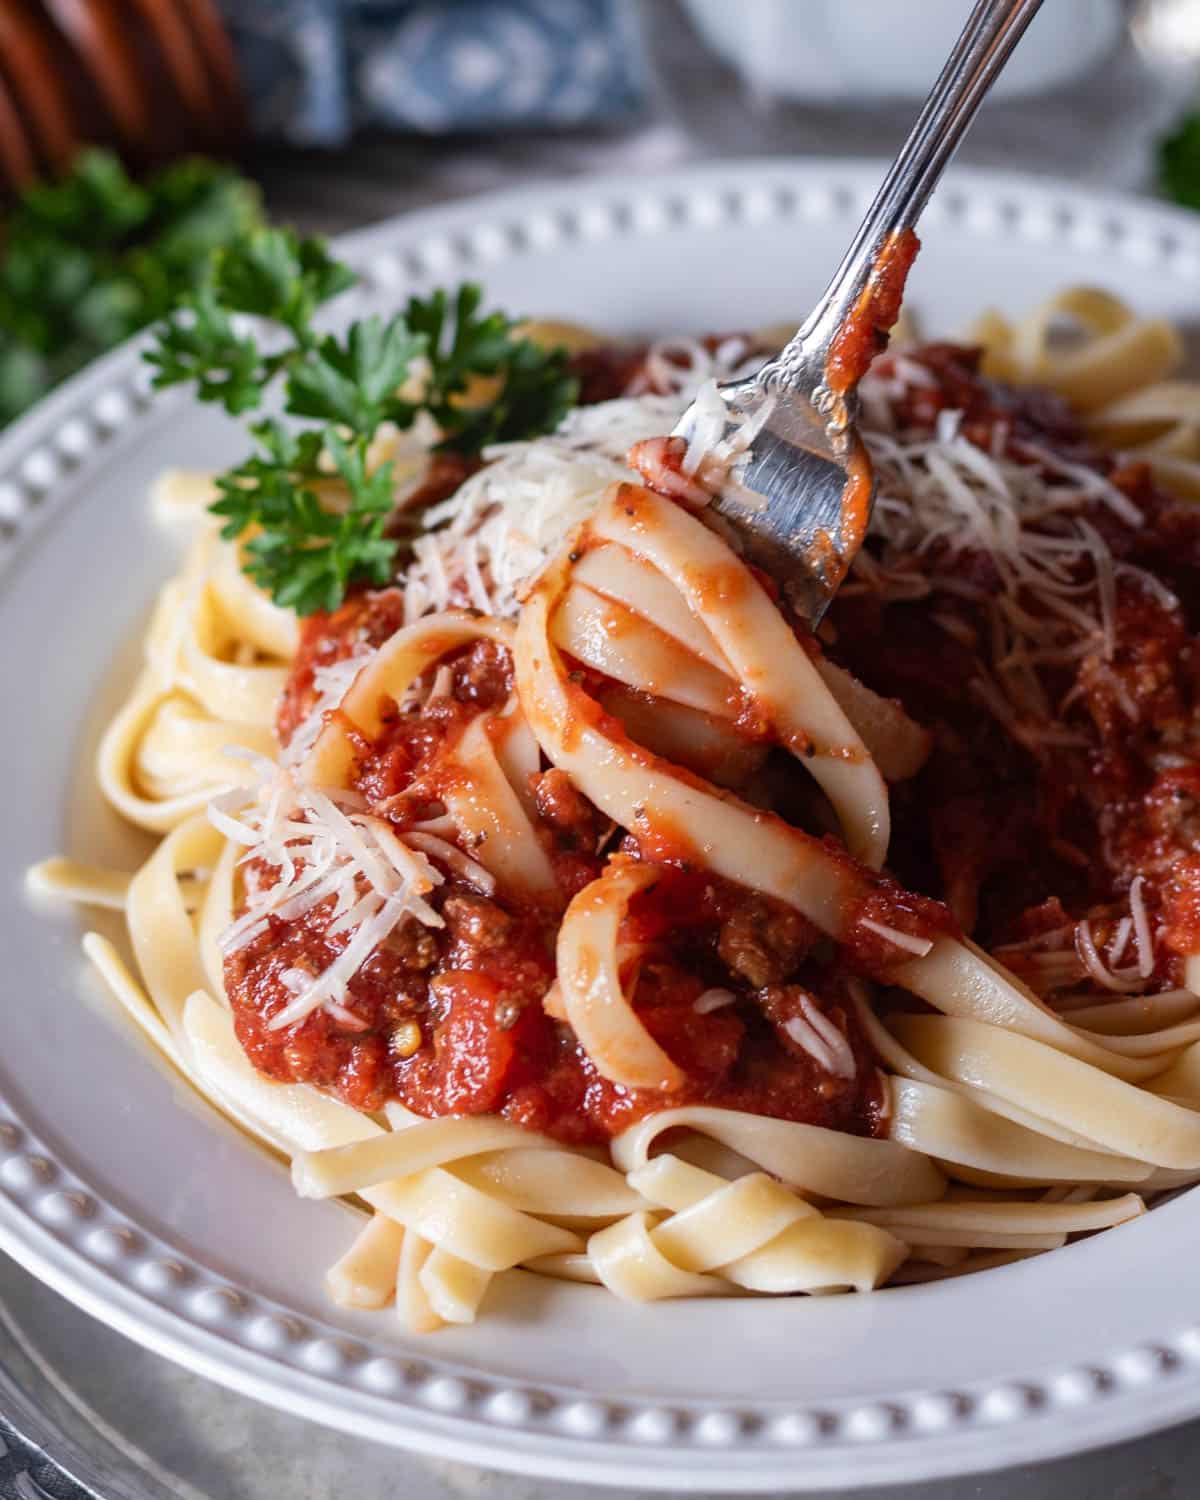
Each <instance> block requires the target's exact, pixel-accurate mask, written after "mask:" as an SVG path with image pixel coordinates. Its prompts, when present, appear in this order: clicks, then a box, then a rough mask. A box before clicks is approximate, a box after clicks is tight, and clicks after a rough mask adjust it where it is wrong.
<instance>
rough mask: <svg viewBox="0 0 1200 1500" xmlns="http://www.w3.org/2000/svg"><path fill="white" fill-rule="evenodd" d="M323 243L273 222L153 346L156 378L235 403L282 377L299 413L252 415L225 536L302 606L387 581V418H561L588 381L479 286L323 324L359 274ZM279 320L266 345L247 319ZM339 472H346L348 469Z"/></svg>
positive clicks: (451, 445)
mask: <svg viewBox="0 0 1200 1500" xmlns="http://www.w3.org/2000/svg"><path fill="white" fill-rule="evenodd" d="M354 280H355V277H354V273H353V272H352V271H351V270H350V269H349V268H348V267H347V266H345V265H343V264H341V263H340V262H338V261H336V260H334V259H333V258H332V257H331V256H330V255H329V253H328V251H327V250H326V249H325V247H324V246H323V245H322V244H321V243H320V241H317V240H312V239H301V238H299V237H298V236H297V235H295V234H293V233H292V232H291V231H289V230H284V229H262V230H258V231H256V232H254V233H252V234H250V235H247V236H246V237H245V238H244V239H242V240H240V241H238V242H237V243H236V244H234V245H231V246H229V247H227V248H225V249H224V250H222V251H220V252H218V253H217V255H216V256H215V257H214V259H213V263H212V267H211V271H210V274H209V276H208V278H207V280H206V281H205V283H204V285H203V286H202V287H201V288H200V289H199V290H198V291H196V292H195V293H193V294H191V295H190V296H188V297H186V298H184V299H183V301H182V304H181V306H180V308H179V309H178V310H177V311H176V313H175V314H173V315H172V316H171V317H170V318H169V319H168V320H167V321H166V323H165V324H164V325H163V326H162V328H161V329H160V332H159V334H158V338H157V342H156V344H155V346H154V347H153V348H152V349H151V350H150V351H149V352H148V353H147V356H146V357H147V359H148V360H149V362H150V363H151V364H152V365H153V366H154V368H155V380H154V383H155V385H156V386H159V387H165V386H172V385H181V384H190V385H193V386H194V387H195V390H196V394H197V395H198V396H199V397H200V399H201V400H202V401H208V402H213V403H216V404H219V405H221V406H223V407H224V408H225V409H226V411H228V412H230V413H231V414H232V415H234V416H239V415H242V414H244V413H246V412H250V411H254V410H256V409H258V408H259V407H261V406H262V404H263V402H264V400H265V399H266V396H267V394H268V391H269V389H270V387H271V386H272V385H273V383H274V382H275V381H276V379H277V377H282V391H283V408H284V411H285V412H286V413H287V415H288V416H291V417H296V418H301V419H303V420H305V421H307V422H312V423H316V424H318V425H316V426H309V427H303V428H299V429H297V428H293V427H288V426H286V425H284V423H282V422H280V421H277V420H266V421H259V422H256V423H255V424H253V425H252V427H251V429H250V430H251V432H252V434H253V436H254V438H255V440H256V443H257V448H256V451H255V452H254V453H253V454H252V455H251V456H250V457H249V458H248V459H246V460H245V462H243V463H241V464H239V465H238V466H237V468H235V469H231V470H230V471H229V472H228V473H226V474H224V475H222V476H221V477H220V479H219V480H218V488H219V490H220V498H219V499H218V500H217V501H216V502H215V503H214V505H213V507H212V509H213V511H214V513H215V514H217V515H218V516H220V517H221V518H222V521H223V523H224V525H223V528H222V535H223V536H225V537H226V538H227V539H229V540H239V539H240V540H241V541H242V544H243V546H242V559H243V567H244V568H245V570H246V572H247V573H248V574H249V575H250V577H252V578H253V579H254V580H255V582H257V583H258V584H259V585H260V586H261V587H263V588H264V589H266V590H267V591H268V592H269V593H270V595H271V597H272V598H273V599H274V600H275V601H276V602H277V603H278V604H281V605H284V606H286V607H288V608H291V609H294V610H296V611H297V613H299V614H311V613H312V612H313V611H314V610H318V609H334V608H336V607H337V605H338V604H339V603H340V602H341V600H342V599H343V598H344V597H345V593H346V590H347V588H348V587H350V585H351V584H354V583H358V582H366V583H375V584H380V583H385V582H386V581H387V579H388V578H389V577H391V576H392V570H393V566H394V563H395V559H396V554H397V551H398V549H399V542H398V541H397V540H396V539H395V538H394V537H393V536H391V535H389V529H390V523H391V520H392V512H393V509H394V503H395V501H394V486H393V469H392V465H391V464H390V463H384V464H380V465H377V466H375V467H372V465H371V462H370V452H371V447H372V444H373V442H374V441H375V438H376V437H377V436H378V434H379V431H380V429H381V428H382V427H383V426H384V424H386V423H391V424H394V425H395V426H396V427H399V428H408V427H411V426H412V424H413V422H414V421H415V420H416V419H417V416H418V414H419V413H420V412H422V411H425V412H428V413H429V415H430V416H431V417H432V418H433V420H434V422H435V423H436V424H437V426H438V427H439V428H440V430H441V433H442V438H441V442H440V446H441V447H443V448H445V449H452V450H454V451H456V452H460V453H477V452H478V451H479V450H480V449H481V448H483V447H484V446H485V445H486V444H488V443H493V442H507V441H513V440H515V439H519V438H527V437H533V436H536V435H538V434H539V433H543V432H549V431H552V430H553V428H555V427H556V426H557V425H558V423H559V422H560V421H561V420H562V417H563V416H564V415H565V413H566V412H567V411H568V410H569V408H570V407H571V405H572V404H573V403H574V401H575V399H576V396H577V394H578V386H577V382H576V381H575V380H574V379H573V378H572V376H571V374H570V371H569V368H568V358H567V355H566V353H565V351H563V350H561V349H555V350H546V349H543V348H542V347H540V346H539V345H537V344H535V343H534V342H532V341H531V340H529V339H526V338H523V337H521V336H520V335H519V333H518V331H517V329H516V326H515V325H514V324H513V322H512V321H511V320H510V319H509V318H507V317H505V316H504V314H503V313H498V312H489V313H482V312H481V311H480V309H481V306H482V293H481V291H480V289H479V287H477V286H475V285H472V284H466V285H464V286H462V287H460V288H459V289H458V291H457V293H455V294H454V296H453V297H451V296H449V295H448V294H447V293H446V292H444V291H436V292H434V293H433V294H432V295H431V296H429V297H427V298H420V297H412V298H410V299H409V302H408V305H407V307H406V308H405V309H404V311H403V312H401V313H396V314H395V315H394V316H392V317H391V318H388V319H384V318H380V317H370V318H364V319H360V320H359V321H357V322H354V323H352V324H351V325H350V327H349V328H348V329H347V331H346V333H345V334H344V335H342V336H341V337H340V338H339V337H338V336H336V335H333V334H321V333H320V332H319V331H318V330H317V328H316V326H315V321H314V320H315V317H316V314H317V312H318V310H319V309H320V308H321V307H322V306H323V305H324V304H325V303H326V302H328V301H329V300H330V299H331V298H332V297H335V296H336V295H337V294H338V293H339V292H341V291H344V290H345V289H346V288H347V287H349V286H351V285H352V284H353V283H354ZM251 317H252V318H256V319H258V320H259V322H260V325H261V324H265V325H267V326H268V327H271V328H272V332H273V336H272V338H271V339H270V341H269V344H268V346H267V347H264V346H263V345H262V344H260V343H259V340H258V338H257V337H256V334H255V331H252V330H251V329H250V328H249V327H247V325H246V319H248V318H251ZM338 480H340V485H339V484H337V483H336V481H338Z"/></svg>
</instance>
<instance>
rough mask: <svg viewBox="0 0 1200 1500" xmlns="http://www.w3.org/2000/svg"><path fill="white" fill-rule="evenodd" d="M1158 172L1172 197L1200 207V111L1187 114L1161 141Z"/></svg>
mask: <svg viewBox="0 0 1200 1500" xmlns="http://www.w3.org/2000/svg"><path fill="white" fill-rule="evenodd" d="M1158 172H1159V178H1160V180H1161V182H1162V186H1163V189H1164V191H1165V192H1166V194H1167V196H1168V197H1169V198H1173V199H1174V200H1175V202H1176V203H1182V204H1184V205H1186V207H1188V208H1200V111H1197V112H1196V113H1195V114H1190V115H1186V116H1185V117H1184V118H1183V119H1182V120H1181V121H1180V122H1179V124H1178V126H1177V127H1176V128H1175V129H1174V130H1173V131H1172V132H1171V134H1170V135H1168V136H1166V137H1165V138H1164V139H1163V140H1162V141H1161V142H1160V144H1159V148H1158Z"/></svg>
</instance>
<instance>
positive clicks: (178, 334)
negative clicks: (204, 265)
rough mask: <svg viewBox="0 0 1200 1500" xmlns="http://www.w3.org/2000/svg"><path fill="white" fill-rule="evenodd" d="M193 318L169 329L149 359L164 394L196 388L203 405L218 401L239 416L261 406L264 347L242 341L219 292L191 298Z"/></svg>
mask: <svg viewBox="0 0 1200 1500" xmlns="http://www.w3.org/2000/svg"><path fill="white" fill-rule="evenodd" d="M187 310H188V312H189V313H190V315H191V316H190V317H187V318H184V317H174V318H172V319H171V320H170V321H169V322H167V323H166V324H164V325H163V327H162V329H161V330H160V332H159V335H158V342H157V344H156V345H155V347H154V348H152V349H150V350H149V351H148V352H147V354H146V361H147V363H148V364H152V365H153V366H154V367H155V371H156V373H155V376H154V384H155V386H156V387H158V388H162V387H165V386H170V385H182V384H185V383H187V382H195V386H196V394H197V395H198V396H199V398H200V400H201V401H215V402H219V403H220V404H221V405H222V406H224V408H225V410H226V411H227V412H229V413H231V415H233V416H237V415H238V414H239V413H241V412H244V411H250V410H251V408H253V407H255V406H258V404H259V403H260V402H261V401H262V398H263V390H264V387H265V386H266V383H267V380H268V378H269V375H270V371H269V369H268V368H267V366H266V363H265V362H264V360H263V358H262V356H261V354H260V353H259V348H258V345H257V344H256V343H255V342H254V340H253V339H251V338H243V337H242V336H240V335H239V334H238V333H237V331H236V330H235V328H234V326H233V320H232V318H231V317H230V315H229V313H228V312H227V311H226V309H225V308H224V307H223V306H222V304H221V302H220V301H219V300H218V297H217V293H216V290H215V289H214V288H213V287H212V286H211V285H210V286H204V287H201V288H200V290H199V291H198V292H195V293H193V295H192V296H191V297H189V298H188V303H187Z"/></svg>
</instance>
